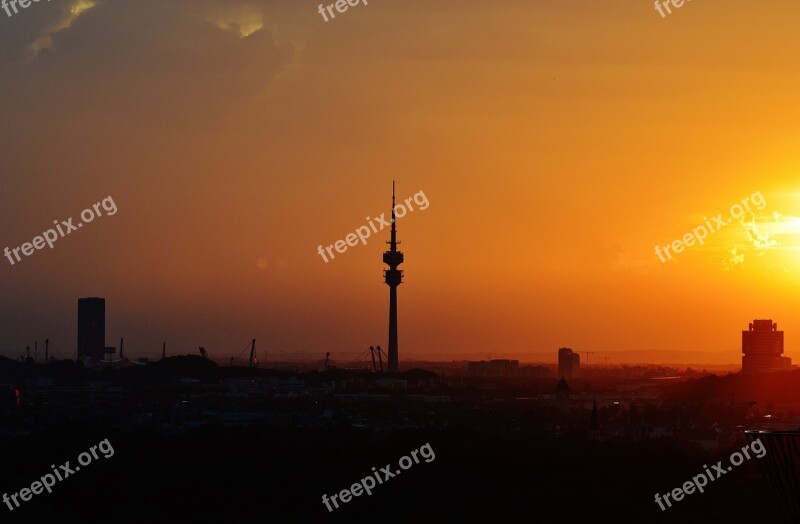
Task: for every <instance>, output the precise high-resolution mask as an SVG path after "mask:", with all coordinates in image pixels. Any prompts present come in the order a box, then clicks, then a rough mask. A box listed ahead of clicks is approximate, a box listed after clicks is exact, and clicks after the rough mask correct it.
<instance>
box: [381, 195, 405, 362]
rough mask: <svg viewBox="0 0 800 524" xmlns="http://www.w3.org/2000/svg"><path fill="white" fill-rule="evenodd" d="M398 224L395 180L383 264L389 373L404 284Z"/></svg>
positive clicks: (395, 358) (395, 347)
mask: <svg viewBox="0 0 800 524" xmlns="http://www.w3.org/2000/svg"><path fill="white" fill-rule="evenodd" d="M399 243H400V242H398V241H397V224H396V223H395V216H394V180H392V239H391V240H390V241H389V242H387V244H389V251H386V252H385V253H384V254H383V263H384V264H386V265H387V266H389V269H385V270H384V271H383V276H384V279H385V280H386V285H388V286H389V373H396V372H397V286H399V285H400V284H401V283H402V282H403V271H402V270H400V269H397V266H399V265H400V264H402V263H403V253H402V252H401V251H398V250H397V244H399Z"/></svg>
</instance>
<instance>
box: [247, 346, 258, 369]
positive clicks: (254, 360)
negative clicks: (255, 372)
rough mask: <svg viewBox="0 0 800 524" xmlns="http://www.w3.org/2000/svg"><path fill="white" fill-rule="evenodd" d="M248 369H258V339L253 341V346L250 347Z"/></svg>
mask: <svg viewBox="0 0 800 524" xmlns="http://www.w3.org/2000/svg"><path fill="white" fill-rule="evenodd" d="M248 367H251V368H255V367H258V359H257V358H256V339H253V342H252V345H251V346H250V364H249V365H248Z"/></svg>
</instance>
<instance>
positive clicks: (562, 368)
mask: <svg viewBox="0 0 800 524" xmlns="http://www.w3.org/2000/svg"><path fill="white" fill-rule="evenodd" d="M580 369H581V356H580V355H579V354H578V353H575V352H573V351H572V350H571V349H570V348H559V350H558V375H559V376H560V377H562V378H565V379H573V378H577V376H578V374H579V372H580Z"/></svg>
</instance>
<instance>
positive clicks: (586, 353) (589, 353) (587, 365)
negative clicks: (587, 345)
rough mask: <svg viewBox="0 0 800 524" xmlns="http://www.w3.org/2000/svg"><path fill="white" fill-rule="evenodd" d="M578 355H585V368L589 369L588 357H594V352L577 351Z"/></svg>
mask: <svg viewBox="0 0 800 524" xmlns="http://www.w3.org/2000/svg"><path fill="white" fill-rule="evenodd" d="M579 353H583V354H584V355H586V367H587V368H588V367H589V355H594V354H595V353H596V351H579Z"/></svg>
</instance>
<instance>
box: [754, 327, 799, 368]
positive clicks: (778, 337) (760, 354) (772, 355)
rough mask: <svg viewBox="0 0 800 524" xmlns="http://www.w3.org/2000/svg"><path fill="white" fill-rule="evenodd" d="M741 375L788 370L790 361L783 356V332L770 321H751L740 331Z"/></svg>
mask: <svg viewBox="0 0 800 524" xmlns="http://www.w3.org/2000/svg"><path fill="white" fill-rule="evenodd" d="M742 353H743V355H742V373H746V374H751V373H766V372H769V371H780V370H782V369H789V368H790V367H791V365H792V359H791V358H789V357H783V356H781V355H782V354H783V331H778V324H774V323H773V322H772V319H768V320H753V321H752V322H751V323H750V326H749V329H748V330H747V331H742Z"/></svg>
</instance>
